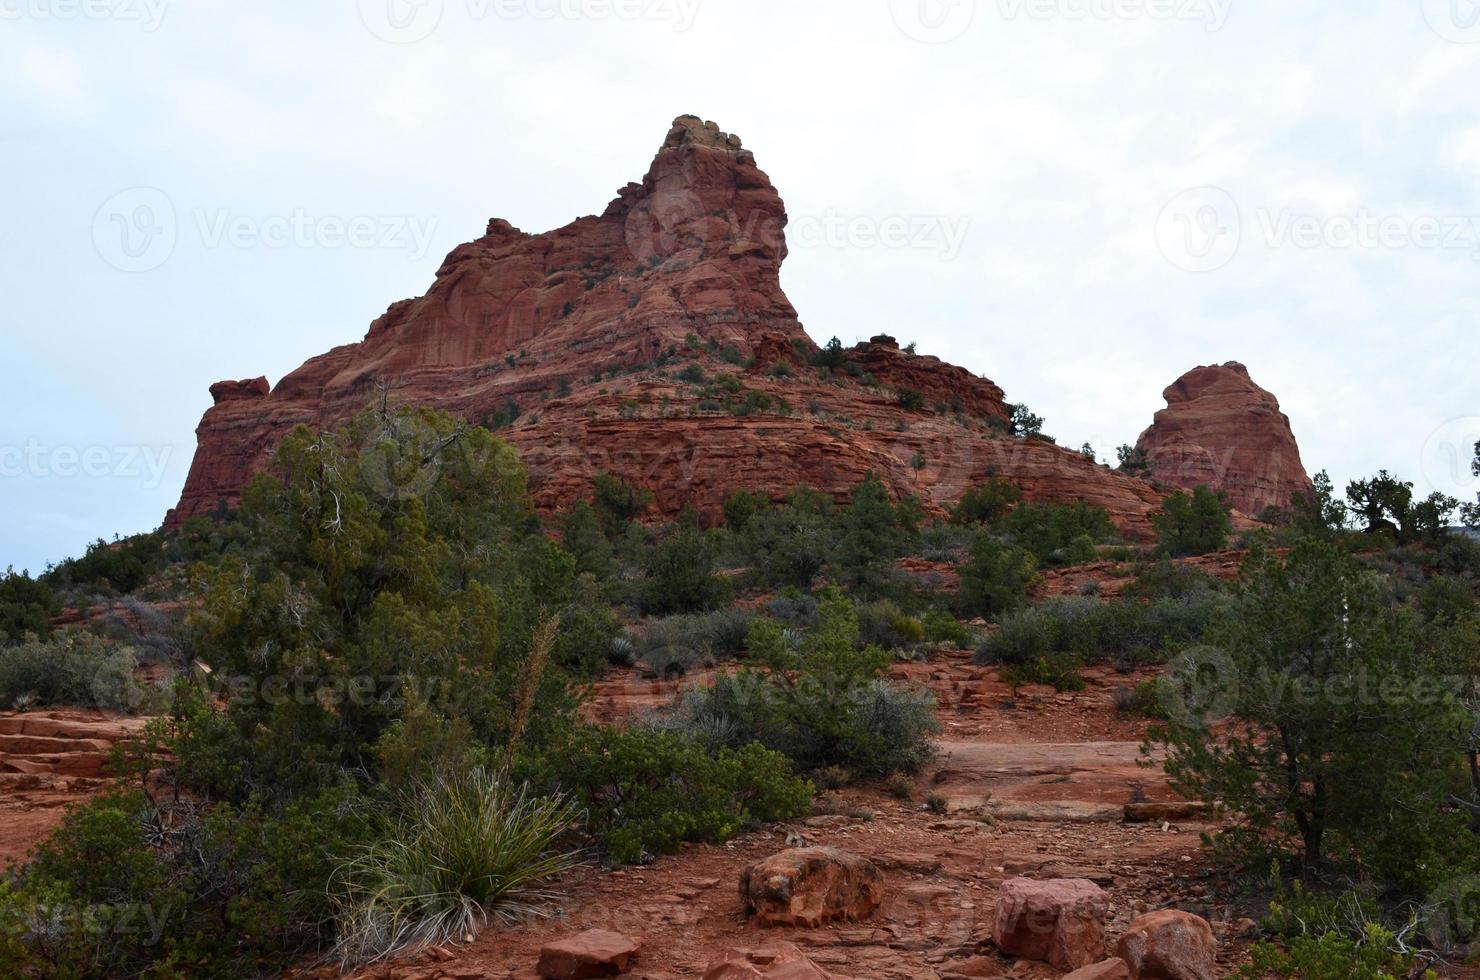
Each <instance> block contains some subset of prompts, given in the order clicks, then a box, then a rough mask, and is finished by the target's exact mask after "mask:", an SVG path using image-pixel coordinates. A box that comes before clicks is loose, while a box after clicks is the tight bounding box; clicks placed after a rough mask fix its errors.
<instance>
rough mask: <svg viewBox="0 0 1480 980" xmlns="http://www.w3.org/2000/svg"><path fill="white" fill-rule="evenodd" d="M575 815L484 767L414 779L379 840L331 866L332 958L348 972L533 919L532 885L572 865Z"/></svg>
mask: <svg viewBox="0 0 1480 980" xmlns="http://www.w3.org/2000/svg"><path fill="white" fill-rule="evenodd" d="M579 825H580V812H579V810H578V809H577V808H576V807H575V805H574V804H572V803H571V801H570V800H569V799H567V798H566V797H563V796H561V795H558V794H557V795H552V796H546V797H540V796H536V795H534V794H533V793H531V792H530V790H529V788H528V787H527V786H515V785H513V784H512V783H511V782H510V781H509V780H508V779H507V778H505V777H501V776H498V775H495V774H493V773H490V772H488V771H486V770H484V769H472V770H468V771H465V772H461V773H448V774H444V775H442V776H440V777H439V778H436V779H432V780H427V781H422V782H420V783H419V784H418V785H417V786H416V787H415V789H414V790H413V791H411V792H410V793H409V794H408V795H407V796H406V797H405V798H404V799H402V800H401V801H400V813H399V814H398V815H397V817H396V818H395V819H394V820H393V821H392V823H391V825H390V826H389V827H388V828H387V830H386V831H385V832H384V834H383V835H382V836H381V837H380V838H379V839H377V840H376V841H374V842H373V843H371V844H369V845H367V846H365V847H364V848H363V849H361V850H360V851H359V852H358V853H356V854H355V855H354V856H353V857H352V858H351V859H350V860H348V861H347V862H345V863H344V864H343V865H342V866H341V867H340V868H339V870H338V873H337V874H336V876H335V881H334V891H335V894H336V895H337V896H338V901H339V906H338V914H337V916H336V921H337V939H336V943H335V953H336V954H337V955H338V957H339V959H340V962H341V963H342V964H343V965H344V966H346V967H348V966H352V965H357V964H362V963H367V962H375V961H378V960H381V959H385V958H386V957H388V956H390V955H392V954H394V953H398V952H401V951H405V950H411V949H419V948H423V947H426V946H431V945H436V944H438V943H442V942H446V941H449V940H457V939H460V938H461V937H463V936H467V935H472V934H476V933H477V932H478V931H479V930H480V929H481V928H482V927H483V925H484V924H485V923H486V922H487V920H488V918H489V916H490V915H493V916H495V917H498V918H500V919H504V920H509V919H515V918H519V917H523V916H528V915H531V914H535V913H537V912H538V911H539V905H538V903H539V902H541V901H542V900H544V899H545V898H546V897H547V896H546V895H544V894H543V893H541V892H540V891H539V885H540V884H541V883H542V882H545V881H548V880H549V879H551V878H554V877H558V876H559V875H561V874H563V873H565V872H566V871H568V870H570V869H571V868H573V867H574V866H575V865H576V863H577V857H576V854H575V852H574V851H572V850H570V849H569V848H568V847H566V846H562V844H561V839H562V838H564V837H565V836H566V835H567V834H568V833H569V832H570V831H571V830H572V829H574V828H576V827H578V826H579Z"/></svg>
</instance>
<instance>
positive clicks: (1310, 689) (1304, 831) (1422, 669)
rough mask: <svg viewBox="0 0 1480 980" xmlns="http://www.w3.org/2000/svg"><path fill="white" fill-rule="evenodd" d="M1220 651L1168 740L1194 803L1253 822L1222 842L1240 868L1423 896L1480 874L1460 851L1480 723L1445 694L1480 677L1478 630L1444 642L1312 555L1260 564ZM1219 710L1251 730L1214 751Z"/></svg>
mask: <svg viewBox="0 0 1480 980" xmlns="http://www.w3.org/2000/svg"><path fill="white" fill-rule="evenodd" d="M1209 642H1210V643H1212V644H1213V647H1214V649H1215V656H1214V657H1213V658H1212V659H1211V660H1210V661H1207V658H1204V660H1205V661H1207V662H1206V663H1204V666H1205V667H1206V666H1208V665H1211V666H1212V668H1213V669H1212V676H1211V677H1209V678H1204V677H1202V676H1201V675H1200V674H1193V673H1188V674H1187V676H1181V677H1179V678H1178V680H1179V683H1178V684H1177V685H1175V686H1174V687H1173V688H1172V689H1171V690H1172V692H1173V693H1176V691H1178V690H1181V691H1184V692H1190V693H1188V694H1186V695H1185V696H1184V697H1182V698H1181V699H1180V700H1181V703H1180V704H1167V707H1168V709H1169V714H1170V715H1171V717H1172V723H1171V724H1169V725H1168V726H1166V727H1165V728H1164V729H1162V730H1161V731H1160V732H1159V733H1158V736H1157V740H1158V741H1159V742H1161V743H1162V744H1164V745H1165V746H1166V748H1167V753H1168V755H1167V759H1166V763H1165V769H1166V772H1167V774H1168V775H1169V776H1170V777H1171V780H1172V785H1173V786H1174V787H1175V788H1176V789H1177V790H1178V791H1179V792H1181V793H1183V794H1184V795H1186V796H1188V797H1189V798H1196V799H1203V800H1210V801H1211V800H1218V801H1222V802H1223V803H1224V804H1226V805H1227V806H1228V807H1229V809H1231V810H1232V811H1234V812H1236V813H1237V814H1239V816H1240V822H1239V824H1238V825H1237V826H1235V827H1233V828H1231V829H1230V832H1228V833H1225V834H1224V835H1223V836H1222V837H1221V838H1220V843H1221V844H1222V846H1223V847H1224V849H1225V850H1226V851H1227V852H1228V853H1229V854H1230V856H1232V857H1235V858H1238V859H1241V860H1249V859H1255V860H1259V861H1261V862H1262V861H1264V860H1265V859H1266V856H1267V854H1268V853H1269V852H1270V851H1271V850H1273V851H1274V852H1275V853H1277V854H1279V855H1282V856H1287V857H1290V858H1293V859H1294V860H1296V861H1298V862H1299V864H1300V865H1301V867H1302V868H1304V869H1305V870H1306V871H1318V870H1329V869H1333V868H1334V869H1339V870H1342V871H1344V872H1346V873H1351V874H1356V875H1360V876H1365V877H1368V878H1370V879H1373V880H1375V881H1378V882H1381V883H1383V884H1384V885H1386V886H1388V887H1394V888H1400V889H1412V890H1414V891H1422V890H1423V889H1425V888H1426V887H1428V886H1430V885H1432V884H1434V883H1436V882H1437V881H1442V880H1444V879H1445V878H1446V877H1452V876H1454V875H1456V874H1460V873H1466V872H1468V871H1469V870H1471V869H1473V867H1474V865H1475V864H1476V859H1475V849H1474V848H1473V847H1459V848H1456V847H1454V846H1453V842H1454V841H1455V840H1458V839H1465V838H1467V837H1468V835H1469V834H1470V833H1471V832H1470V831H1469V830H1468V829H1467V823H1468V820H1467V818H1466V817H1465V815H1463V814H1462V813H1460V812H1457V808H1456V807H1455V806H1454V804H1453V801H1454V800H1456V799H1468V798H1469V797H1470V796H1471V794H1472V793H1473V792H1474V790H1473V789H1472V788H1471V787H1469V786H1467V785H1466V783H1467V779H1466V773H1467V772H1468V769H1469V766H1468V760H1469V759H1471V758H1472V756H1471V754H1470V753H1471V747H1470V744H1469V742H1468V740H1467V738H1466V732H1467V731H1468V730H1469V729H1470V727H1471V726H1472V725H1473V712H1472V710H1471V709H1469V708H1467V707H1466V706H1465V705H1464V704H1462V703H1461V702H1459V700H1458V698H1457V696H1456V695H1457V693H1458V692H1457V691H1456V690H1455V689H1454V688H1453V687H1451V686H1450V685H1449V684H1447V683H1446V682H1445V678H1446V677H1448V676H1451V675H1460V676H1473V675H1474V674H1475V673H1476V664H1475V662H1474V650H1475V643H1474V624H1473V623H1472V622H1469V623H1465V624H1462V625H1461V626H1459V627H1454V628H1450V629H1440V628H1436V627H1435V626H1434V625H1433V624H1426V623H1424V622H1423V621H1422V620H1421V618H1420V617H1419V616H1417V615H1416V614H1415V613H1414V612H1413V611H1412V610H1411V609H1408V608H1405V607H1393V606H1391V605H1389V604H1387V603H1386V601H1385V600H1384V597H1383V590H1382V588H1381V584H1380V583H1379V582H1378V581H1377V580H1376V579H1375V577H1374V576H1373V575H1372V574H1371V573H1370V572H1368V571H1366V570H1365V569H1363V568H1362V567H1361V566H1360V565H1359V564H1358V563H1357V562H1355V561H1354V560H1353V559H1352V558H1351V557H1350V556H1349V555H1348V554H1346V553H1345V552H1344V551H1343V550H1341V549H1340V548H1339V547H1337V546H1335V545H1332V544H1329V543H1325V542H1321V541H1319V540H1315V539H1311V540H1307V541H1304V542H1302V543H1300V544H1298V545H1296V546H1295V547H1294V549H1292V550H1291V551H1290V553H1289V554H1288V556H1281V555H1279V554H1276V553H1274V552H1271V551H1269V550H1266V549H1261V550H1259V551H1256V552H1255V553H1254V554H1252V555H1251V556H1250V558H1249V559H1248V560H1247V561H1246V563H1245V567H1244V570H1243V574H1242V576H1241V578H1240V581H1239V583H1238V588H1237V591H1236V595H1235V598H1234V599H1233V602H1232V605H1231V606H1230V608H1229V611H1228V614H1227V615H1226V616H1223V617H1220V620H1219V622H1218V624H1217V625H1216V626H1215V628H1214V629H1213V630H1211V631H1210V633H1209ZM1207 687H1211V688H1212V692H1213V694H1214V695H1216V696H1215V697H1212V698H1211V699H1208V698H1206V697H1204V695H1203V691H1204V688H1207ZM1193 695H1196V696H1195V697H1194V696H1193ZM1163 700H1164V703H1165V700H1166V699H1165V698H1164V699H1163ZM1205 703H1211V704H1213V705H1214V706H1215V707H1219V708H1221V709H1223V710H1226V711H1231V712H1232V713H1234V714H1236V715H1237V716H1238V718H1239V720H1240V724H1239V725H1238V726H1237V727H1236V728H1235V729H1234V730H1233V731H1231V732H1229V733H1225V734H1223V735H1220V736H1217V737H1215V736H1213V735H1212V734H1211V732H1210V728H1209V724H1208V722H1209V721H1210V719H1209V718H1207V717H1205V716H1204V715H1205V713H1204V712H1203V711H1202V710H1200V709H1199V710H1192V708H1195V707H1197V706H1199V705H1202V704H1205ZM1173 709H1180V710H1173ZM1470 839H1471V840H1472V839H1473V838H1470Z"/></svg>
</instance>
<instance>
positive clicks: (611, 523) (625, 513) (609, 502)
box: [591, 473, 653, 530]
mask: <svg viewBox="0 0 1480 980" xmlns="http://www.w3.org/2000/svg"><path fill="white" fill-rule="evenodd" d="M591 501H592V504H593V505H594V506H595V507H596V510H597V512H598V513H599V514H600V515H601V517H602V520H603V522H604V523H605V524H606V526H607V528H608V529H609V530H611V529H616V528H620V527H622V526H623V525H626V524H630V523H632V522H633V521H635V520H637V519H638V518H639V517H641V516H642V515H643V514H645V513H647V511H648V509H649V508H650V507H652V506H653V492H652V491H651V490H649V489H648V488H647V487H640V486H638V485H636V484H634V483H630V482H628V481H627V480H624V479H622V478H621V477H620V476H617V475H616V474H614V473H598V474H596V478H595V481H594V482H593V484H592V498H591Z"/></svg>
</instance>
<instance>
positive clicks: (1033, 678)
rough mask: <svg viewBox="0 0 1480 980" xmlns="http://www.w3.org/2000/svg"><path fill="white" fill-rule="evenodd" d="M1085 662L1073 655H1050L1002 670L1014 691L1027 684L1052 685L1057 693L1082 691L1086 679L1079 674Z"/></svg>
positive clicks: (1006, 681) (1005, 667)
mask: <svg viewBox="0 0 1480 980" xmlns="http://www.w3.org/2000/svg"><path fill="white" fill-rule="evenodd" d="M1083 667H1084V661H1082V660H1080V659H1079V658H1078V657H1076V656H1075V655H1074V654H1072V653H1049V654H1045V655H1044V656H1041V657H1035V658H1033V659H1030V660H1027V661H1024V662H1023V663H1015V664H1008V665H1006V666H1004V667H1003V668H1002V671H1001V675H1002V680H1003V682H1004V683H1006V684H1010V685H1011V686H1012V687H1013V688H1014V689H1016V688H1019V687H1022V686H1024V685H1027V684H1045V685H1050V686H1052V687H1053V689H1054V690H1056V691H1082V690H1084V678H1083V677H1081V676H1080V674H1079V672H1080V670H1082V669H1083Z"/></svg>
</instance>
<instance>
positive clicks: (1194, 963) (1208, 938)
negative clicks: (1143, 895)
mask: <svg viewBox="0 0 1480 980" xmlns="http://www.w3.org/2000/svg"><path fill="white" fill-rule="evenodd" d="M1115 955H1116V956H1118V957H1120V958H1121V959H1122V960H1124V961H1125V963H1126V966H1128V967H1130V972H1131V977H1132V980H1213V978H1214V977H1216V976H1217V975H1218V974H1217V956H1218V944H1217V941H1216V940H1215V939H1214V938H1213V927H1212V926H1210V925H1209V924H1208V921H1207V920H1206V919H1204V918H1202V917H1200V916H1196V915H1193V914H1192V913H1191V912H1181V911H1178V910H1176V909H1163V910H1162V911H1159V912H1148V913H1147V914H1145V915H1143V916H1140V917H1138V918H1136V919H1134V920H1132V921H1131V924H1130V925H1129V926H1128V927H1127V928H1126V930H1125V932H1124V933H1123V934H1122V935H1121V937H1120V940H1119V941H1118V942H1117V943H1116V944H1115Z"/></svg>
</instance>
